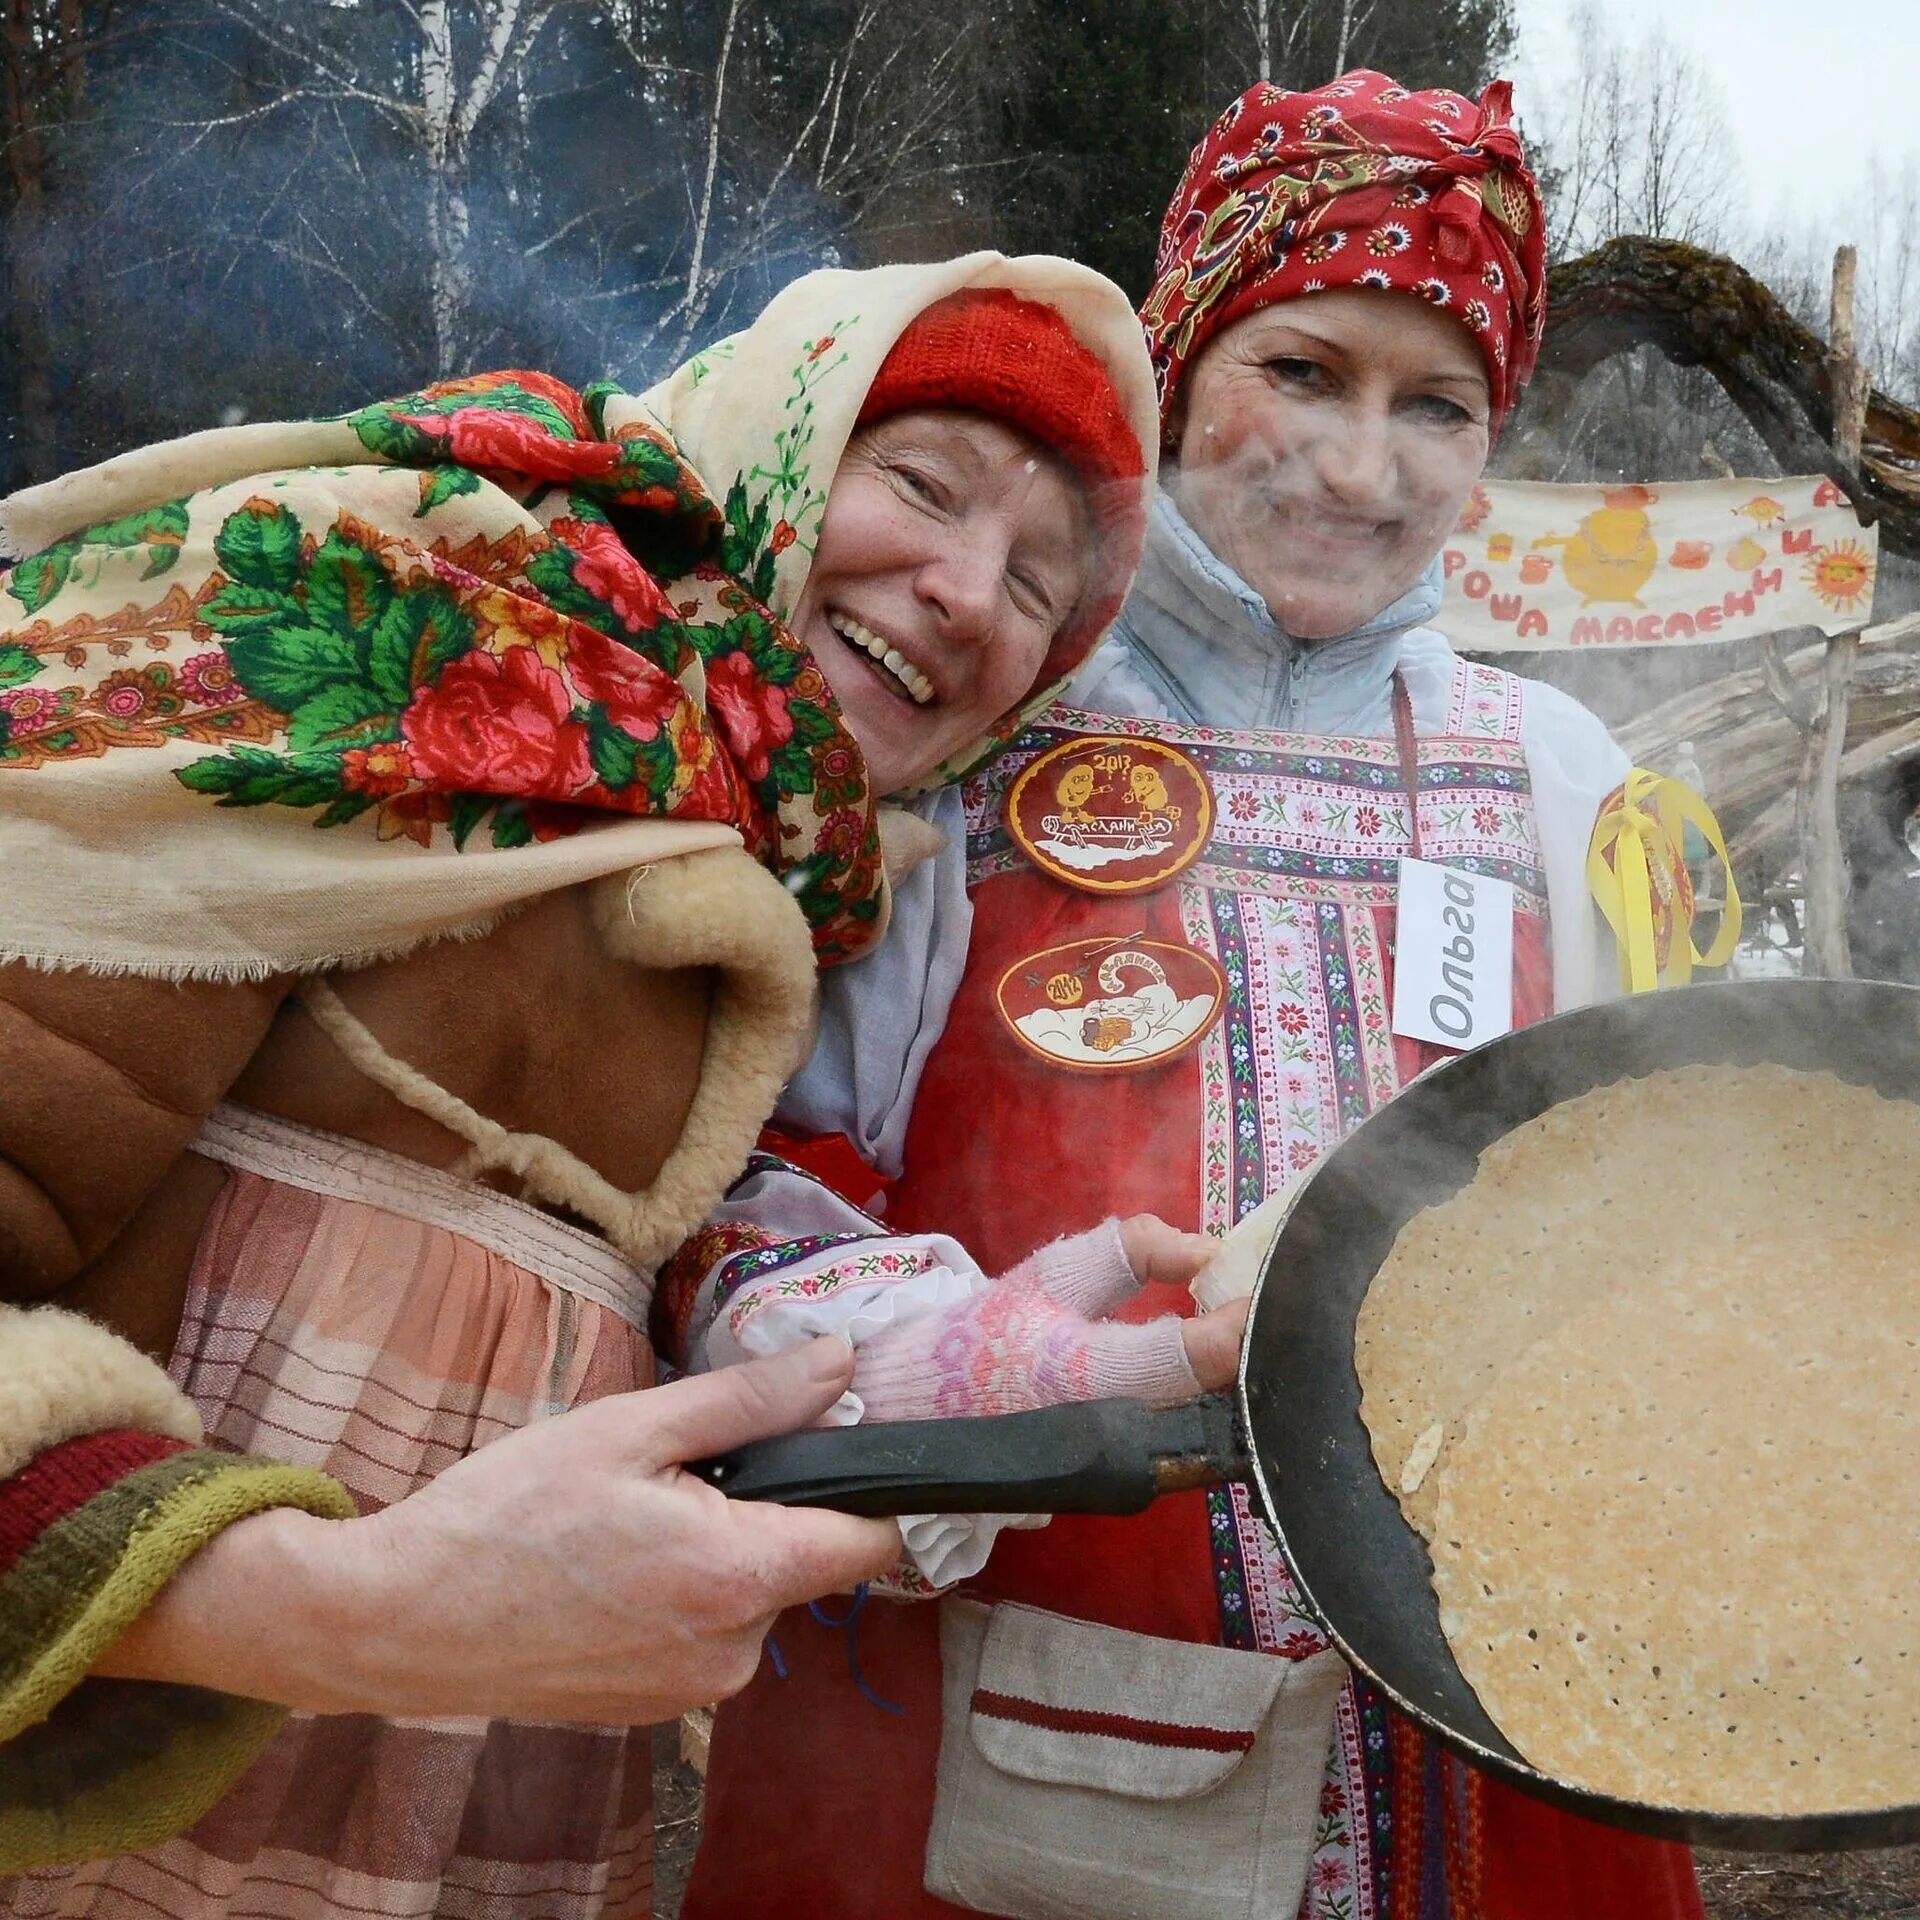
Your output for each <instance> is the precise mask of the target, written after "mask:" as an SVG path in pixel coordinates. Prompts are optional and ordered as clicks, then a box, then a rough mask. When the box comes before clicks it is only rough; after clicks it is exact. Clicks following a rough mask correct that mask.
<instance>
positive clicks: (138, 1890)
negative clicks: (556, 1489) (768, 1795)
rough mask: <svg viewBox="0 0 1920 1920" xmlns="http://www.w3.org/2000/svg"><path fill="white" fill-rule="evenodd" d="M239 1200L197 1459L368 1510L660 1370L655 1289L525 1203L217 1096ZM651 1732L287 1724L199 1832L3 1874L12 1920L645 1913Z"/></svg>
mask: <svg viewBox="0 0 1920 1920" xmlns="http://www.w3.org/2000/svg"><path fill="white" fill-rule="evenodd" d="M195 1151H196V1152H199V1153H203V1154H205V1155H207V1156H208V1157H209V1158H211V1159H214V1160H217V1161H220V1162H223V1163H224V1164H225V1166H226V1167H227V1170H228V1178H227V1182H226V1185H225V1187H224V1189H223V1191H222V1192H221V1195H220V1197H219V1199H218V1200H217V1201H216V1202H215V1205H214V1207H213V1210H212V1212H211V1213H210V1214H209V1215H208V1218H207V1223H206V1227H205V1229H204V1231H203V1232H202V1234H201V1239H200V1246H199V1250H198V1253H197V1256H196V1259H195V1263H194V1270H193V1277H192V1282H191V1286H190V1290H189V1294H188V1300H187V1310H186V1316H185V1319H184V1321H183V1323H182V1325H181V1329H180V1338H179V1343H178V1345H177V1347H176V1348H175V1351H174V1355H173V1362H172V1373H173V1377H174V1379H175V1380H176V1381H177V1382H178V1383H179V1384H180V1386H181V1387H183V1388H184V1389H185V1390H186V1392H187V1393H189V1394H190V1395H192V1397H193V1398H194V1400H195V1401H196V1403H197V1404H198V1406H199V1409H200V1412H201V1415H202V1417H203V1419H204V1420H205V1422H206V1429H207V1439H208V1443H209V1444H210V1445H213V1446H218V1447H226V1448H231V1449H232V1450H234V1451H235V1452H244V1453H257V1454H263V1455H268V1456H271V1457H273V1458H275V1459H278V1460H285V1461H291V1462H296V1463H299V1464H302V1465H308V1466H315V1467H320V1468H323V1469H324V1470H325V1471H326V1472H328V1473H330V1474H332V1475H334V1476H335V1477H336V1478H337V1479H339V1480H341V1481H342V1482H344V1483H345V1485H346V1486H347V1487H348V1488H350V1489H351V1491H352V1492H353V1494H354V1496H355V1498H356V1499H357V1500H358V1501H359V1503H360V1507H361V1510H362V1511H363V1512H372V1511H374V1510H375V1509H377V1508H380V1507H384V1506H386V1505H388V1504H390V1503H391V1502H393V1501H395V1500H399V1499H402V1498H404V1497H405V1496H406V1495H407V1494H409V1493H411V1492H413V1491H414V1490H415V1489H416V1488H418V1487H421V1486H423V1485H425V1484H426V1482H427V1481H429V1480H431V1479H432V1478H433V1476H434V1475H435V1474H436V1473H439V1472H440V1471H441V1470H442V1469H444V1468H445V1467H447V1466H450V1465H451V1464H452V1463H453V1462H454V1461H455V1460H458V1459H460V1458H461V1457H462V1456H463V1455H465V1454H468V1453H471V1452H472V1451H473V1450H474V1449H475V1448H476V1447H479V1446H484V1445H485V1444H486V1443H487V1442H488V1441H489V1440H493V1439H497V1438H498V1437H499V1436H500V1435H502V1434H505V1433H510V1432H512V1431H513V1430H514V1429H516V1428H518V1427H523V1426H525V1425H526V1424H527V1423H528V1422H529V1421H532V1420H538V1419H541V1418H544V1417H545V1416H547V1415H549V1414H553V1413H558V1412H561V1411H563V1410H564V1409H565V1408H567V1407H570V1406H574V1405H576V1404H578V1403H579V1402H581V1401H584V1400H592V1399H597V1398H598V1397H599V1396H600V1395H602V1394H608V1393H620V1392H624V1391H627V1390H628V1389H631V1388H635V1387H644V1386H647V1385H649V1384H651V1381H652V1367H653V1362H652V1356H651V1352H650V1350H649V1348H648V1346H647V1344H646V1339H645V1335H644V1328H645V1325H646V1310H647V1299H648V1291H649V1284H648V1282H647V1281H646V1280H644V1279H643V1278H642V1277H641V1276H640V1275H639V1274H637V1273H636V1272H635V1271H634V1269H633V1268H632V1267H630V1266H629V1265H627V1263H626V1262H625V1261H623V1260H622V1259H621V1258H620V1257H619V1256H618V1255H616V1254H615V1253H614V1252H613V1251H612V1250H611V1249H610V1248H609V1247H607V1246H606V1245H605V1244H604V1243H603V1242H602V1241H599V1240H597V1239H595V1238H594V1237H593V1236H592V1235H590V1234H587V1233H582V1232H579V1231H577V1230H576V1229H574V1228H572V1227H569V1226H566V1225H564V1224H562V1223H561V1222H559V1221H556V1220H553V1219H551V1218H549V1217H548V1216H547V1215H546V1214H543V1213H541V1212H540V1211H538V1210H537V1209H536V1208H533V1207H529V1206H525V1205H522V1204H521V1203H520V1202H518V1201H515V1200H509V1199H506V1198H504V1197H502V1196H500V1195H498V1194H495V1193H491V1192H489V1191H487V1190H485V1189H483V1188H478V1187H474V1186H471V1185H469V1184H468V1183H466V1182H465V1181H462V1180H459V1179H456V1178H454V1177H453V1176H451V1175H448V1174H444V1173H439V1172H436V1171H434V1170H432V1169H430V1168H425V1167H420V1166H417V1165H415V1164H414V1163H413V1162H411V1161H408V1160H403V1159H400V1158H398V1157H397V1156H395V1155H392V1154H387V1153H382V1152H379V1151H378V1150H376V1149H374V1148H370V1147H365V1146H362V1145H360V1144H359V1143H358V1142H356V1141H351V1140H344V1139H340V1138H338V1137H336V1136H334V1135H330V1134H322V1133H318V1132H315V1131H313V1130H311V1129H308V1128H304V1127H296V1126H293V1125H290V1124H289V1123H287V1122H285V1121H281V1120H275V1119H270V1118H268V1117H267V1116H265V1115H262V1114H257V1113H252V1112H248V1111H246V1110H244V1109H240V1108H235V1107H222V1108H221V1109H220V1110H219V1111H218V1112H216V1113H215V1115H214V1116H213V1118H212V1119H211V1120H210V1121H209V1122H208V1123H207V1126H206V1129H205V1130H204V1132H203V1133H202V1134H201V1136H200V1137H199V1139H198V1140H197V1141H196V1142H195ZM651 1803H652V1770H651V1757H650V1740H649V1737H648V1735H647V1733H646V1732H645V1731H644V1730H627V1729H613V1728H596V1727H578V1726H567V1725H557V1724H532V1723H527V1722H522V1721H506V1720H476V1719H458V1720H455V1719H436V1720H386V1719H379V1718H375V1717H373V1716H371V1715H360V1714H349V1715H341V1716H328V1717H324V1718H315V1717H313V1716H310V1715H296V1716H294V1717H293V1718H292V1719H291V1720H289V1722H288V1723H287V1725H286V1727H285V1728H284V1729H283V1730H282V1732H281V1733H280V1735H279V1737H278V1738H277V1739H276V1740H275V1742H274V1744H273V1745H272V1746H271V1747H269V1748H268V1750H267V1752H266V1753H265V1754H264V1755H263V1756H262V1758H261V1759H260V1760H259V1761H258V1762H257V1763H256V1765H255V1766H254V1767H253V1768H252V1769H251V1770H250V1771H249V1772H248V1773H247V1774H246V1775H245V1776H244V1777H243V1779H242V1780H241V1781H240V1783H239V1785H238V1786H237V1787H236V1788H235V1789H234V1791H233V1792H232V1793H231V1794H230V1795H229V1796H228V1797H227V1798H226V1799H225V1800H223V1801H222V1802H221V1803H220V1805H219V1806H218V1807H217V1808H216V1809H215V1810H214V1812H213V1813H212V1814H210V1815H209V1816H208V1817H207V1818H206V1819H205V1820H203V1821H202V1822H201V1823H200V1824H199V1825H198V1826H197V1827H195V1828H194V1829H193V1830H192V1832H190V1833H188V1834H186V1835H184V1836H182V1837H181V1838H179V1839H177V1840H173V1841H170V1842H169V1843H168V1844H166V1845H165V1846H162V1847H157V1848H154V1849H153V1850H152V1851H150V1852H147V1853H142V1854H137V1855H132V1856H128V1857H125V1858H122V1859H118V1860H110V1861H103V1862H95V1863H93V1864H91V1865H88V1866H84V1867H75V1868H59V1869H53V1870H49V1871H46V1872H42V1873H35V1874H28V1875H24V1876H21V1877H20V1878H18V1879H15V1880H12V1881H0V1913H5V1914H9V1915H13V1916H17V1917H18V1920H29V1917H31V1920H40V1917H41V1916H55V1915H58V1916H74V1917H75V1920H78V1917H79V1916H88V1917H89V1920H153V1916H155V1915H176V1916H180V1920H189V1917H191V1920H203V1917H204V1920H215V1917H216V1916H218V1917H221V1920H312V1916H317V1915H322V1914H329V1915H331V1914H340V1915H347V1916H353V1920H412V1917H413V1916H416V1915H419V1916H424V1915H450V1916H460V1917H461V1920H588V1917H589V1916H598V1915H609V1916H625V1915H636V1914H645V1913H647V1912H648V1911H649V1909H650V1906H651V1893H652V1883H653V1832H652V1804H651Z"/></svg>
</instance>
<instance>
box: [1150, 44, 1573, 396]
mask: <svg viewBox="0 0 1920 1920" xmlns="http://www.w3.org/2000/svg"><path fill="white" fill-rule="evenodd" d="M1544 226H1545V221H1544V217H1543V214H1542V210H1541V205H1540V189H1539V186H1538V184H1537V183H1536V181H1535V180H1534V177H1533V175H1532V174H1531V173H1530V172H1529V171H1528V170H1527V164H1526V156H1525V154H1524V153H1523V152H1522V150H1521V146H1520V136H1519V134H1518V133H1517V132H1516V131H1515V129H1514V125H1513V90H1512V88H1511V87H1510V86H1509V84H1508V83H1507V82H1506V81H1504V80H1496V81H1495V82H1494V83H1493V85H1492V86H1490V87H1489V88H1488V89H1487V90H1486V92H1485V93H1484V94H1482V95H1481V97H1480V100H1479V102H1478V104H1476V103H1475V102H1473V101H1471V100H1468V99H1467V98H1465V97H1464V96H1463V95H1461V94H1457V93H1448V92H1446V91H1444V90H1441V89H1435V90H1433V91H1430V92H1426V93H1410V92H1408V90H1407V89H1406V88H1405V87H1402V86H1398V85H1396V84H1395V83H1394V82H1393V81H1392V80H1390V79H1388V78H1387V76H1386V75H1385V74H1383V73H1369V72H1365V71H1359V72H1354V73H1349V74H1345V75H1343V76H1342V77H1341V78H1340V79H1338V80H1335V81H1334V82H1332V83H1331V84H1330V85H1328V86H1324V87H1320V88H1317V89H1316V90H1315V91H1313V92H1311V93H1289V92H1288V91H1286V89H1285V88H1283V87H1276V86H1272V85H1267V84H1262V85H1259V86H1255V87H1249V88H1248V89H1247V91H1246V92H1245V93H1243V94H1242V95H1241V96H1240V98H1239V99H1238V100H1236V101H1235V102H1234V103H1233V104H1232V106H1230V107H1229V108H1228V109H1227V110H1226V112H1225V113H1223V114H1222V115H1221V116H1220V118H1219V119H1218V120H1217V121H1215V122H1214V124H1213V126H1212V127H1211V128H1209V129H1208V132H1207V134H1206V137H1205V138H1204V139H1203V140H1202V141H1201V142H1200V144H1199V145H1198V146H1197V147H1195V148H1194V150H1193V155H1192V157H1191V158H1190V159H1189V160H1188V162H1187V170H1186V172H1185V174H1184V175H1183V176H1182V177H1181V181H1180V185H1179V188H1178V190H1177V191H1176V192H1175V193H1174V196H1173V200H1172V203H1171V204H1170V205H1169V206H1168V208H1167V213H1166V218H1165V219H1164V220H1163V221H1162V222H1161V226H1160V250H1159V253H1158V255H1157V257H1156V259H1155V263H1154V282H1153V287H1152V289H1151V291H1150V292H1149V293H1148V295H1147V298H1146V303H1145V305H1144V306H1142V308H1141V309H1140V319H1141V324H1142V325H1143V326H1144V327H1145V328H1146V332H1147V345H1148V347H1149V349H1150V350H1151V352H1152V356H1153V367H1154V376H1155V379H1156V381H1157V382H1158V384H1159V390H1160V410H1161V418H1162V420H1163V421H1165V420H1167V419H1168V418H1169V417H1170V415H1171V412H1172V407H1173V400H1174V396H1175V394H1176V393H1177V392H1178V390H1179V386H1180V379H1181V375H1182V374H1183V373H1184V372H1185V370H1186V368H1187V366H1188V364H1189V363H1190V362H1191V361H1192V359H1193V357H1194V356H1195V354H1197V353H1198V352H1199V351H1200V349H1201V348H1202V347H1203V346H1204V345H1205V344H1206V343H1207V341H1208V340H1209V339H1211V338H1212V336H1213V335H1214V334H1216V333H1217V332H1219V331H1220V329H1221V328H1222V327H1225V326H1227V325H1228V324H1230V323H1231V322H1232V321H1235V320H1238V319H1239V318H1240V317H1241V316H1242V315H1244V314H1248V313H1251V312H1253V311H1254V310H1255V309H1256V308H1259V307H1265V306H1271V305H1272V304H1273V303H1274V302H1276V301H1279V300H1291V299H1294V298H1295V297H1297V296H1298V295H1301V294H1307V293H1319V292H1321V291H1323V290H1326V289H1328V288H1333V287H1377V288H1380V289H1382V290H1383V291H1391V292H1401V293H1410V294H1414V295H1417V296H1418V297H1419V298H1421V299H1423V300H1427V301H1430V302H1431V303H1432V304H1433V305H1434V306H1436V307H1439V308H1441V309H1442V310H1443V311H1445V312H1448V313H1451V314H1454V315H1456V316H1457V317H1458V318H1459V319H1460V321H1461V322H1462V323H1463V324H1464V325H1465V326H1466V327H1467V329H1468V331H1469V332H1470V333H1471V334H1472V335H1473V338H1474V344H1475V345H1476V346H1478V347H1479V349H1480V352H1481V354H1482V355H1483V357H1484V358H1485V360H1486V363H1487V379H1488V382H1489V385H1490V388H1491V392H1492V396H1493V424H1494V427H1495V429H1496V430H1497V429H1498V427H1499V425H1500V422H1501V420H1502V419H1504V418H1505V416H1506V415H1507V413H1508V412H1509V411H1510V410H1511V409H1512V406H1513V403H1514V401H1515V400H1516V399H1517V398H1518V397H1519V393H1520V389H1521V388H1522V387H1523V386H1524V385H1525V384H1526V381H1527V376H1528V375H1529V374H1530V373H1531V372H1532V371H1533V364H1534V361H1535V359H1536V358H1537V357H1538V355H1539V351H1540V335H1541V331H1542V328H1543V326H1544V324H1545V319H1546V287H1545V279H1546V244H1545V233H1544Z"/></svg>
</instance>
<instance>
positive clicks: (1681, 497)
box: [1434, 474, 1879, 653]
mask: <svg viewBox="0 0 1920 1920" xmlns="http://www.w3.org/2000/svg"><path fill="white" fill-rule="evenodd" d="M1878 549H1879V540H1878V535H1877V530H1876V529H1875V528H1873V527H1863V526H1861V525H1860V523H1859V522H1858V521H1857V520H1856V519H1855V518H1854V515H1853V509H1852V507H1851V506H1849V505H1848V503H1847V497H1846V495H1845V494H1843V493H1842V492H1841V491H1840V489H1839V488H1838V487H1836V486H1835V485H1834V484H1833V482H1832V481H1831V480H1828V479H1826V478H1825V477H1824V476H1823V475H1819V474H1815V475H1813V476H1811V477H1810V478H1803V479H1796V480H1692V481H1674V482H1671V483H1662V484H1661V485H1659V486H1638V485H1632V486H1615V487H1601V486H1591V487H1589V486H1579V487H1561V486H1548V485H1545V484H1542V483H1538V482H1532V481H1518V480H1513V481H1503V480H1488V481H1484V482H1482V483H1481V484H1480V485H1479V486H1476V487H1475V488H1474V490H1473V492H1472V494H1471V495H1470V496H1469V498H1468V500H1467V504H1466V507H1465V510H1464V511H1463V512H1462V513H1461V515H1460V523H1459V525H1458V526H1457V527H1455V529H1454V531H1453V536H1452V538H1451V539H1450V540H1448V542H1447V544H1446V546H1445V548H1444V549H1443V550H1442V557H1443V561H1444V565H1445V568H1446V576H1447V579H1446V598H1445V600H1444V602H1443V603H1442V606H1441V609H1440V613H1439V615H1438V617H1437V618H1436V619H1435V621H1434V625H1435V626H1437V627H1438V628H1439V629H1440V631H1441V632H1442V633H1444V634H1445V635H1446V636H1447V638H1448V639H1449V640H1451V641H1452V642H1453V643H1454V645H1455V646H1457V647H1461V648H1464V649H1465V650H1466V651H1468V652H1470V653H1505V652H1515V651H1526V652H1532V651H1534V650H1536V649H1538V650H1546V649H1552V648H1561V647H1639V646H1666V647H1674V646H1683V647H1684V646H1695V645H1698V644H1700V643H1702V642H1704V641H1710V640H1744V639H1749V638H1753V637H1756V636H1758V635H1760V634H1767V633H1777V632H1779V631H1780V630H1781V629H1783V628H1787V627H1818V628H1819V629H1820V631H1821V632H1822V633H1827V634H1834V633H1846V632H1850V631H1851V630H1852V629H1854V628H1856V627H1863V626H1865V625H1866V624H1867V621H1868V620H1869V618H1870V617H1871V616H1872V613H1873V582H1874V575H1875V573H1876V572H1877V570H1878V562H1879V552H1878Z"/></svg>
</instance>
